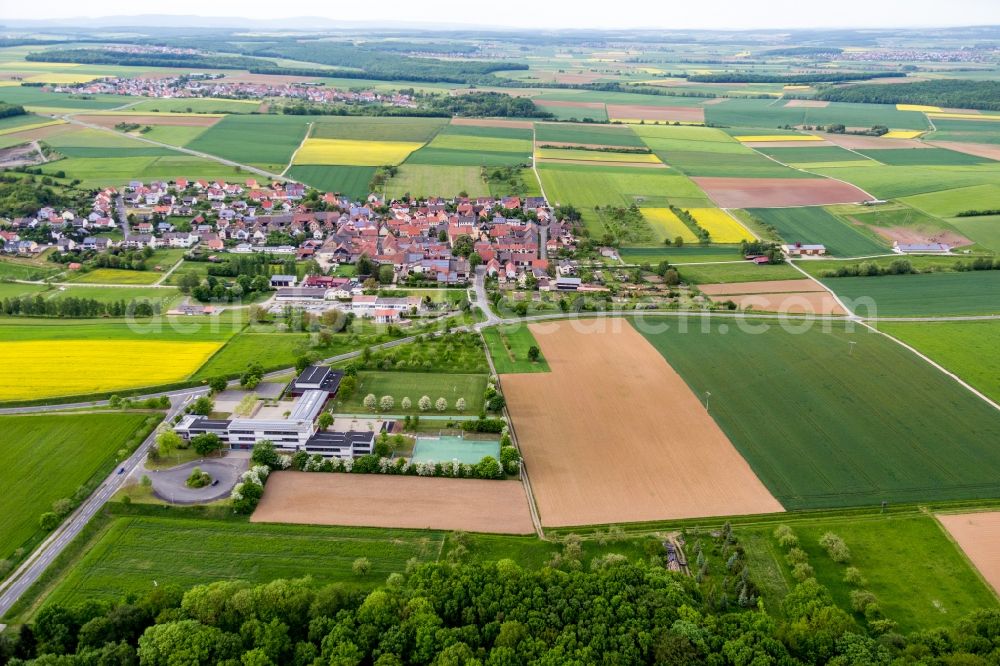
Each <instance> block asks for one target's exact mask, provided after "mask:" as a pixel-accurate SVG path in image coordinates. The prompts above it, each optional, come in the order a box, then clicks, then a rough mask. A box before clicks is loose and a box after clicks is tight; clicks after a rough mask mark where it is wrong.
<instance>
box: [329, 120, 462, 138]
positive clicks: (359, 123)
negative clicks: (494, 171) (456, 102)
mask: <svg viewBox="0 0 1000 666" xmlns="http://www.w3.org/2000/svg"><path fill="white" fill-rule="evenodd" d="M310 120H311V122H312V123H313V131H312V134H311V135H310V136H312V137H315V138H317V139H355V140H358V141H420V142H421V143H423V142H426V141H430V140H431V139H432V138H433V137H434V135H435V134H437V133H438V131H440V130H441V128H442V127H445V126H446V125H447V124H448V119H447V118H379V117H366V116H315V117H313V118H311V119H310Z"/></svg>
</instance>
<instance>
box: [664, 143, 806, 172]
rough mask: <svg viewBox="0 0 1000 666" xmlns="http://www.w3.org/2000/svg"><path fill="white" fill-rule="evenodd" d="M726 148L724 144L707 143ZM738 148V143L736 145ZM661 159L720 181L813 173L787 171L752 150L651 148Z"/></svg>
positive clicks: (787, 168) (682, 168)
mask: <svg viewBox="0 0 1000 666" xmlns="http://www.w3.org/2000/svg"><path fill="white" fill-rule="evenodd" d="M709 145H725V144H717V143H716V144H709ZM737 145H738V144H737ZM653 150H654V151H656V154H657V155H658V156H659V158H660V159H661V160H663V161H664V162H666V163H667V164H669V165H670V166H672V167H676V168H677V169H679V170H680V171H683V172H684V173H685V174H687V175H689V176H711V177H720V178H813V177H814V176H813V175H812V174H808V173H805V172H802V171H797V170H795V169H792V168H789V167H787V166H784V165H782V164H778V163H777V162H775V161H774V160H769V159H767V158H766V157H764V156H763V155H759V154H757V153H755V152H753V151H751V150H747V151H746V152H724V153H723V152H714V151H697V150H684V151H680V150H676V151H671V150H664V149H662V148H659V147H655V146H654V147H653Z"/></svg>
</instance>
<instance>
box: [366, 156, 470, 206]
mask: <svg viewBox="0 0 1000 666" xmlns="http://www.w3.org/2000/svg"><path fill="white" fill-rule="evenodd" d="M460 192H465V193H466V195H467V196H470V197H479V196H489V194H490V188H489V186H488V185H487V184H486V182H485V181H484V180H483V174H482V168H481V167H478V166H434V165H429V164H410V163H409V162H407V163H406V164H403V165H401V166H400V167H399V171H398V172H397V173H396V175H395V176H393V177H392V178H391V179H390V180H389V182H388V183H386V188H385V195H386V197H389V198H393V199H395V198H400V197H402V196H404V195H406V194H409V195H410V196H414V197H417V198H420V199H424V198H427V197H430V196H443V197H446V198H450V197H454V196H456V195H458V194H459V193H460Z"/></svg>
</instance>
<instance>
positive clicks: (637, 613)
mask: <svg viewBox="0 0 1000 666" xmlns="http://www.w3.org/2000/svg"><path fill="white" fill-rule="evenodd" d="M247 485H253V484H252V483H248V484H247ZM647 545H648V546H649V549H648V550H649V560H648V561H641V560H640V561H638V562H631V561H629V560H628V559H627V558H625V557H624V556H622V555H616V554H613V553H612V554H609V555H605V556H603V557H596V558H594V559H593V560H592V561H591V564H590V567H589V568H584V567H583V566H582V561H583V557H582V551H581V547H580V542H579V539H576V540H573V539H570V538H567V539H566V540H565V541H564V543H563V549H562V552H560V553H557V554H556V555H555V556H554V557H553V558H552V560H551V561H550V563H549V565H548V566H545V567H542V568H540V569H537V570H532V569H526V568H522V567H521V566H519V565H518V564H516V563H515V562H514V561H512V560H508V559H505V560H500V561H498V562H492V563H463V562H461V557H462V555H461V553H459V554H458V555H456V557H455V558H453V559H454V560H457V561H442V562H437V563H432V564H424V565H417V564H416V563H415V562H414V563H411V564H410V565H408V566H407V570H406V573H393V574H390V575H389V576H388V578H387V579H386V580H385V582H384V584H383V585H382V586H380V587H379V588H378V589H375V590H374V591H371V592H367V593H365V592H361V591H358V589H357V585H356V584H352V583H331V584H326V585H322V584H320V583H317V582H316V581H315V580H313V579H311V578H302V579H294V580H284V579H279V580H273V581H271V582H268V583H264V584H259V585H252V584H250V583H247V582H244V581H238V580H236V581H234V580H226V581H218V582H215V583H211V584H208V585H200V586H196V587H193V588H190V589H188V590H186V591H183V590H181V589H180V588H178V587H177V586H174V585H160V586H158V587H156V588H153V589H152V590H150V591H149V592H147V593H146V594H144V595H138V594H130V595H127V596H125V597H123V598H121V599H119V600H116V601H107V600H97V599H89V600H86V601H83V602H80V603H77V604H72V605H66V604H60V603H50V604H47V605H45V606H44V607H43V608H42V609H41V610H40V611H39V612H38V614H37V615H36V617H35V621H34V623H32V624H26V625H23V626H22V627H21V628H20V629H19V630H17V631H8V632H7V633H5V634H3V635H2V636H0V663H8V664H11V665H17V666H21V665H23V664H26V663H36V664H122V665H132V664H144V665H146V666H161V665H163V666H168V665H174V664H209V663H211V664H225V665H227V666H228V665H232V666H237V665H239V664H243V665H247V666H266V665H270V664H290V665H293V666H305V665H308V664H338V665H339V664H345V665H347V664H376V665H377V666H395V665H397V664H399V665H401V664H440V665H453V664H454V665H458V664H468V665H472V664H488V665H491V666H507V665H510V666H514V665H518V664H552V665H554V664H566V663H579V664H594V663H605V664H719V665H721V664H787V665H794V664H832V665H834V666H848V665H854V664H857V665H861V664H865V665H872V666H889V665H891V664H904V663H906V664H909V663H920V664H927V665H929V666H930V665H945V664H987V663H995V658H996V651H997V649H998V648H997V645H998V644H1000V611H998V610H996V609H989V610H977V611H974V612H972V613H971V614H969V615H968V616H966V617H965V618H962V619H959V620H956V621H955V622H954V624H953V625H952V626H951V627H950V628H941V629H935V630H927V631H921V632H916V633H912V634H910V635H908V636H903V635H901V634H899V633H896V632H894V631H888V632H885V633H881V634H879V633H876V632H874V631H872V630H871V629H866V628H864V627H862V626H861V625H859V624H858V623H857V622H856V621H855V620H854V619H853V617H852V616H851V615H849V614H848V613H847V612H845V611H844V610H842V609H841V608H839V607H837V606H836V605H835V604H834V603H833V600H832V598H831V596H830V593H829V591H828V590H827V589H826V588H824V587H823V586H821V585H820V584H819V583H817V582H816V580H815V578H811V577H809V578H806V579H804V580H803V581H802V582H800V583H797V584H796V585H795V586H794V587H793V589H792V590H791V591H790V593H789V594H788V595H787V596H786V597H785V600H784V602H783V603H782V607H781V609H780V611H781V612H780V613H776V614H774V615H772V614H769V613H767V612H766V611H765V609H764V607H763V604H760V605H758V606H750V607H748V608H743V607H740V606H738V605H737V604H735V603H733V604H731V605H730V606H729V607H728V610H716V609H713V608H712V607H711V606H708V605H706V603H705V602H706V600H705V596H704V593H703V592H702V589H701V586H699V584H698V583H696V582H695V580H694V578H693V577H689V576H683V575H680V574H676V573H670V572H668V571H667V570H666V569H665V567H664V566H663V565H664V560H665V556H664V549H663V547H662V546H660V544H659V543H658V542H657V541H654V540H650V541H649V542H648V543H647ZM461 548H464V546H461V545H460V548H459V549H458V550H461ZM352 571H353V573H354V575H355V577H357V578H359V579H364V578H366V577H368V576H370V575H371V563H370V561H368V560H366V559H365V558H359V559H358V560H356V561H355V562H354V565H353V566H352ZM722 574H723V575H727V574H726V573H725V572H722ZM729 578H731V579H735V580H739V578H740V574H738V573H737V574H733V575H729ZM720 594H721V593H720ZM749 598H750V595H748V600H749ZM758 603H759V602H758ZM775 610H778V609H775ZM33 659H35V660H36V661H34V662H32V661H31V660H33Z"/></svg>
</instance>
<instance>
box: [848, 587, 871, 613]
mask: <svg viewBox="0 0 1000 666" xmlns="http://www.w3.org/2000/svg"><path fill="white" fill-rule="evenodd" d="M872 606H875V607H876V608H878V598H877V597H876V596H875V595H874V594H872V593H871V592H869V591H868V590H851V608H852V609H854V610H855V611H856V612H858V613H867V612H868V609H869V608H870V607H872Z"/></svg>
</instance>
